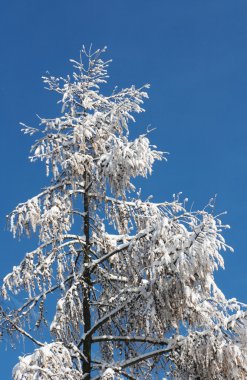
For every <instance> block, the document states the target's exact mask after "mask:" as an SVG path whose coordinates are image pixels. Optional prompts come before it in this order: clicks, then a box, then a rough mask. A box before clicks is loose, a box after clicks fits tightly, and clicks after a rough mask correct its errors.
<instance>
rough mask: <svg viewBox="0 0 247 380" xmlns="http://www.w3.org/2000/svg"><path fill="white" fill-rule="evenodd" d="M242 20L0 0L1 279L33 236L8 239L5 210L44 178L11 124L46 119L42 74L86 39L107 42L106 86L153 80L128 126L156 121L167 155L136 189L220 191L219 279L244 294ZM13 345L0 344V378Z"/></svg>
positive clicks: (243, 14) (225, 9)
mask: <svg viewBox="0 0 247 380" xmlns="http://www.w3.org/2000/svg"><path fill="white" fill-rule="evenodd" d="M246 20H247V2H246V0H238V1H232V0H207V1H205V0H186V1H185V0H124V1H116V0H104V1H103V0H70V1H65V0H42V1H38V0H1V5H0V54H1V59H0V77H1V78H0V98H1V99H0V104H1V112H0V126H1V141H0V154H1V186H0V192H1V197H0V199H1V210H0V211H1V219H0V237H1V251H0V275H1V276H3V275H4V274H6V273H7V272H8V271H10V270H11V268H12V266H13V265H14V264H15V263H17V262H18V260H20V259H21V258H22V256H23V253H24V252H25V251H26V250H28V249H29V248H30V247H32V246H33V245H34V242H33V241H32V240H31V241H27V240H26V239H24V240H22V241H21V242H18V241H14V240H12V237H11V235H10V233H8V232H6V228H5V215H6V214H7V213H8V212H10V211H11V210H12V209H13V208H14V207H15V205H16V204H17V203H18V202H21V201H24V200H26V199H27V198H28V197H30V196H32V195H35V193H36V192H37V191H38V190H39V189H40V187H41V186H42V184H45V183H46V179H45V175H44V170H43V168H42V169H41V167H40V166H39V165H37V164H29V163H28V159H27V156H28V151H29V146H30V144H31V143H32V139H30V138H29V137H26V136H22V134H21V133H20V127H19V124H18V123H19V121H23V122H26V123H28V124H31V125H37V119H36V118H35V114H36V113H37V114H39V115H41V116H47V117H49V116H54V114H55V109H57V107H56V105H55V101H56V100H55V98H54V97H52V96H51V94H50V93H48V92H45V91H44V90H43V89H42V86H43V85H42V82H41V80H40V77H41V76H42V75H43V74H44V73H45V72H46V70H49V71H50V72H51V73H53V74H57V75H64V74H67V72H68V70H69V69H70V67H69V64H68V59H69V58H77V57H78V52H79V49H80V47H81V46H82V44H85V45H89V44H90V43H93V45H94V46H95V48H98V47H103V46H105V45H107V46H108V48H109V53H108V56H109V57H111V58H113V63H112V65H111V67H110V76H111V79H110V84H111V86H112V87H113V86H114V85H116V84H118V85H119V86H120V87H124V86H127V85H131V84H132V83H134V84H137V85H141V84H143V83H146V82H148V83H151V86H152V87H151V90H150V100H149V101H148V102H147V103H146V109H147V112H146V114H145V115H144V116H143V117H142V118H141V119H140V122H138V123H137V127H138V128H139V131H140V133H143V132H144V131H145V129H146V126H147V125H148V124H149V123H150V124H151V125H152V126H153V127H155V128H157V129H156V130H155V131H154V132H153V134H152V135H151V139H152V141H153V142H154V143H155V144H157V145H158V146H159V148H160V149H161V150H165V151H169V152H170V156H169V161H168V163H164V162H163V163H159V164H157V165H156V167H155V170H154V174H153V177H152V178H150V179H149V181H146V182H142V187H143V188H144V192H145V194H146V193H152V194H154V196H155V198H156V199H159V200H162V199H164V200H168V199H171V196H172V194H173V193H177V192H179V191H182V192H183V194H184V196H186V197H188V198H189V200H190V203H192V202H194V208H200V207H203V206H204V205H205V204H206V203H207V201H208V200H209V198H210V197H212V196H214V194H216V193H217V194H218V197H217V210H218V211H219V212H220V211H224V210H227V211H228V215H227V216H226V217H225V218H224V220H225V221H226V222H227V223H228V224H230V225H231V226H232V229H231V230H230V231H228V232H227V234H226V238H227V241H228V242H229V243H230V245H232V246H233V247H234V248H235V254H234V255H233V254H230V253H226V255H225V261H226V271H224V272H223V271H221V272H220V273H219V274H218V275H217V278H218V282H219V283H220V285H221V287H222V289H223V291H224V292H225V293H226V294H227V296H228V297H234V296H236V297H238V298H239V299H240V300H242V301H245V302H247V294H246V287H247V276H246V266H247V257H246V234H247V197H246V193H247V148H246V143H247V130H246V126H247V107H246V105H247V22H246ZM23 351H24V347H23V346H21V347H20V346H19V347H18V350H17V351H16V352H14V353H12V352H11V350H8V351H5V346H3V347H2V349H0V354H1V359H0V362H1V372H0V379H1V380H2V379H5V380H8V379H10V373H11V372H10V371H11V366H12V365H13V363H15V362H16V360H17V355H19V354H20V353H21V352H23Z"/></svg>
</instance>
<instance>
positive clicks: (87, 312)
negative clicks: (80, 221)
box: [83, 172, 91, 380]
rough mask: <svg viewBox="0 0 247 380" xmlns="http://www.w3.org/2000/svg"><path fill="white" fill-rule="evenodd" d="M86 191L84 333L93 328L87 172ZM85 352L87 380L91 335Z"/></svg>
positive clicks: (85, 179) (86, 342) (84, 348)
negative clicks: (89, 266) (89, 265)
mask: <svg viewBox="0 0 247 380" xmlns="http://www.w3.org/2000/svg"><path fill="white" fill-rule="evenodd" d="M84 182H85V193H84V213H85V216H84V235H85V239H86V245H85V249H84V271H83V282H84V285H83V286H84V288H83V318H84V333H85V334H86V333H87V332H88V331H89V330H90V329H91V312H90V292H91V291H90V287H91V278H90V271H89V268H88V264H89V262H90V225H89V197H88V190H87V185H88V184H87V174H86V172H85V175H84ZM83 354H84V357H85V359H86V360H84V361H83V374H84V375H86V374H87V377H86V379H87V380H90V379H91V375H90V373H91V337H90V336H89V337H88V338H86V339H85V341H84V345H83Z"/></svg>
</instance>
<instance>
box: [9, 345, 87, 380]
mask: <svg viewBox="0 0 247 380" xmlns="http://www.w3.org/2000/svg"><path fill="white" fill-rule="evenodd" d="M13 379H14V380H48V379H53V380H77V379H78V380H79V379H81V375H80V372H79V371H78V370H76V369H75V368H73V363H72V359H71V353H70V352H69V350H68V349H67V348H66V347H64V346H63V344H62V343H60V342H56V343H51V344H47V345H45V346H44V347H42V348H39V349H36V350H35V351H34V353H33V354H31V355H27V356H23V357H21V358H20V362H19V363H18V364H17V365H16V366H15V367H14V369H13Z"/></svg>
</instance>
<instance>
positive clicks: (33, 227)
mask: <svg viewBox="0 0 247 380" xmlns="http://www.w3.org/2000/svg"><path fill="white" fill-rule="evenodd" d="M104 51H105V49H102V50H97V51H96V52H92V50H91V49H89V51H87V50H86V49H85V48H83V49H82V52H81V56H80V59H79V61H72V64H73V67H74V72H73V74H72V75H71V76H67V77H66V78H56V77H54V76H49V77H44V78H43V79H44V82H45V85H46V87H47V88H48V89H49V90H50V91H54V92H55V93H57V94H58V95H59V96H60V103H61V106H62V110H61V114H60V115H58V116H57V117H55V118H41V119H40V128H39V129H36V128H32V127H27V126H25V125H23V127H24V133H27V134H30V135H33V134H34V133H35V135H36V136H37V140H36V141H35V143H34V145H33V146H32V149H31V157H30V159H31V161H36V160H41V161H42V162H44V164H45V167H46V173H47V175H48V177H49V179H50V185H48V186H47V187H46V188H45V189H43V190H42V191H41V192H40V193H39V194H37V195H36V196H34V197H32V198H31V199H29V200H27V201H26V202H23V203H20V204H19V205H18V206H17V207H16V208H15V209H14V211H13V212H12V213H10V215H9V217H8V220H9V226H10V230H11V231H12V233H13V235H14V236H17V235H18V236H20V235H22V234H27V235H28V236H31V233H34V234H36V235H37V237H38V246H37V248H35V249H33V250H32V251H31V252H28V253H26V254H25V256H24V257H23V258H22V260H21V262H20V263H19V265H16V266H14V267H13V270H12V271H11V273H9V274H8V275H6V276H5V278H4V280H3V284H2V287H1V290H2V291H1V294H2V296H3V302H2V303H3V307H2V309H1V311H0V331H2V332H3V333H4V336H6V333H7V334H9V335H10V336H13V335H14V336H16V335H17V336H23V337H25V338H27V339H29V340H31V341H32V342H33V343H35V344H36V345H37V346H38V347H39V348H38V349H37V350H35V352H34V353H33V354H32V355H28V356H24V357H23V358H21V359H20V362H19V364H17V365H16V367H15V369H14V371H13V376H14V380H29V379H30V380H31V379H59V380H62V379H64V380H65V379H68V380H70V379H71V380H76V379H79V378H80V379H85V380H90V379H104V380H107V379H109V380H110V379H117V380H124V379H130V380H133V379H135V380H151V379H155V378H161V376H162V377H164V378H166V377H167V378H169V377H170V376H173V378H177V379H184V380H189V379H192V378H200V379H205V380H209V379H210V380H211V379H214V380H223V379H229V380H233V379H234V380H235V379H240V380H242V379H245V378H246V357H247V355H246V341H247V338H246V330H247V329H246V326H247V324H246V312H247V311H246V310H247V306H246V305H243V304H240V303H239V302H238V301H236V300H235V299H232V300H227V299H226V297H225V296H224V294H223V293H222V292H221V290H220V289H219V288H218V286H217V284H216V282H215V278H214V272H215V271H216V270H217V269H218V268H219V267H222V268H223V267H224V260H223V256H222V252H224V251H225V250H227V249H230V250H231V248H230V247H229V246H228V245H227V244H226V243H225V240H224V238H223V232H224V230H225V229H227V228H228V226H227V225H224V224H222V222H221V220H220V217H218V216H215V215H214V212H212V211H214V210H213V209H212V207H214V205H213V200H211V201H210V202H209V204H208V205H207V207H205V209H203V210H202V211H196V210H187V208H186V200H184V201H182V200H181V194H178V195H176V196H174V197H173V199H172V200H171V201H170V202H152V201H151V198H148V199H146V200H142V199H141V193H140V191H138V192H135V188H134V184H133V179H134V178H135V177H137V176H142V177H147V175H148V174H151V173H152V168H153V165H154V163H155V161H156V160H161V159H163V158H165V157H164V155H163V154H162V153H161V152H160V151H158V150H157V149H156V147H155V146H153V145H151V144H150V141H149V138H148V137H149V136H148V133H147V134H142V135H140V136H139V137H136V138H135V139H134V140H130V139H129V125H130V122H131V124H132V125H133V126H134V125H135V124H134V122H135V118H134V115H135V114H138V113H141V112H143V111H144V108H143V102H144V100H145V99H146V98H147V97H148V95H147V89H148V86H143V87H140V88H136V87H135V86H131V87H130V88H124V89H122V90H118V89H117V88H115V90H114V91H113V92H112V93H111V94H110V95H108V96H106V95H105V94H104V92H102V90H101V86H102V84H103V83H105V82H106V81H107V79H108V74H107V67H108V65H109V61H103V60H102V57H101V56H102V53H103V52H104ZM15 305H18V306H15ZM41 326H42V329H44V331H45V334H44V336H46V337H47V339H49V341H50V343H44V342H42V338H41V337H40V336H39V331H40V329H41ZM49 334H50V335H49Z"/></svg>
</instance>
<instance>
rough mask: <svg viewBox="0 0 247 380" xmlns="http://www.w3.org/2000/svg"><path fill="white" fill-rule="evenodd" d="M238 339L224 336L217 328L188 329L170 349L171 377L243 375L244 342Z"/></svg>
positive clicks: (246, 368)
mask: <svg viewBox="0 0 247 380" xmlns="http://www.w3.org/2000/svg"><path fill="white" fill-rule="evenodd" d="M241 343H242V344H241ZM241 343H240V342H237V341H236V340H235V339H232V340H230V339H227V338H226V336H225V335H224V334H223V333H222V332H221V331H215V332H213V331H205V332H194V333H193V332H192V333H190V334H189V335H188V337H187V338H186V339H184V341H183V344H182V345H181V347H180V348H178V349H177V351H174V353H173V360H174V363H175V364H176V369H175V371H174V376H175V378H176V379H184V380H189V379H191V376H193V377H194V378H199V379H205V380H211V379H217V380H225V379H232V380H233V379H238V380H244V379H246V378H247V345H246V341H245V342H241Z"/></svg>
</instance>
